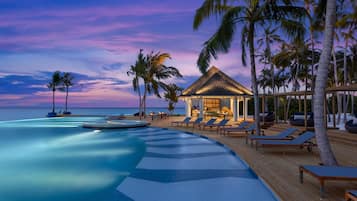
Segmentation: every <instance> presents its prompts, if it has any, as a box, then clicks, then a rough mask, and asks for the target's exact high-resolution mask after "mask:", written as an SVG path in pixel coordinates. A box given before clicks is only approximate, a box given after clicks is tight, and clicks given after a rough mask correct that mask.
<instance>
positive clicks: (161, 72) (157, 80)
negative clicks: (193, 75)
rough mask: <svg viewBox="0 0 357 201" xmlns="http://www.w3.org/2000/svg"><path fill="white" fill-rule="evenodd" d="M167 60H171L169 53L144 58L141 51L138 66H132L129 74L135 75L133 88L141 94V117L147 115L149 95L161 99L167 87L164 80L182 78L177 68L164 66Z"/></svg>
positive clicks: (152, 53) (154, 54)
mask: <svg viewBox="0 0 357 201" xmlns="http://www.w3.org/2000/svg"><path fill="white" fill-rule="evenodd" d="M167 59H171V56H170V54H168V53H160V52H157V53H154V52H151V53H150V54H147V55H146V56H144V54H143V50H140V53H139V55H138V59H137V62H136V64H135V65H134V66H131V68H130V70H129V71H128V72H127V74H128V75H134V79H133V88H134V91H137V92H138V94H139V99H140V100H139V105H140V108H141V109H140V112H139V113H140V115H141V114H143V115H145V114H146V99H147V96H148V95H150V94H154V95H156V96H157V97H159V98H161V95H160V89H161V88H164V87H165V83H164V82H163V80H165V79H169V78H173V77H182V75H181V74H180V72H179V70H178V69H177V68H175V67H172V66H166V65H165V64H164V63H165V61H166V60H167ZM140 79H142V80H143V85H144V86H143V87H144V92H143V95H142V97H141V91H140V84H139V80H140Z"/></svg>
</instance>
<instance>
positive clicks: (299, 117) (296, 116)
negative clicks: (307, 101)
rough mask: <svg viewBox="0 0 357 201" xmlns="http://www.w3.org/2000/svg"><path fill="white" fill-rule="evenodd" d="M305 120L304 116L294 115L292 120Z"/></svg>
mask: <svg viewBox="0 0 357 201" xmlns="http://www.w3.org/2000/svg"><path fill="white" fill-rule="evenodd" d="M297 119H305V115H294V120H297Z"/></svg>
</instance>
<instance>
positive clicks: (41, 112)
mask: <svg viewBox="0 0 357 201" xmlns="http://www.w3.org/2000/svg"><path fill="white" fill-rule="evenodd" d="M50 111H51V108H33V107H29V108H26V107H20V108H0V121H4V120H18V119H32V118H42V117H45V116H46V115H47V113H48V112H50ZM70 111H71V112H72V114H76V115H122V114H123V115H133V114H134V113H137V112H138V108H130V107H125V108H71V109H70ZM146 111H147V113H149V112H156V113H157V112H168V111H167V109H166V108H160V107H153V108H147V109H146ZM173 113H174V114H185V109H184V108H176V109H175V111H174V112H173Z"/></svg>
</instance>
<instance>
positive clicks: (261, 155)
mask: <svg viewBox="0 0 357 201" xmlns="http://www.w3.org/2000/svg"><path fill="white" fill-rule="evenodd" d="M182 119H183V118H182V117H170V118H167V119H163V120H157V121H152V122H151V123H152V125H153V126H158V127H166V128H175V129H181V130H185V131H190V132H194V133H199V134H202V135H205V136H207V137H210V138H213V139H215V140H217V141H219V142H222V143H224V144H226V145H227V146H229V147H230V148H231V149H232V150H234V151H235V152H236V153H237V154H238V155H239V156H240V157H241V158H242V159H244V160H245V161H246V162H247V163H248V164H249V165H250V167H251V168H252V169H253V170H254V171H255V172H256V173H257V174H258V175H259V176H260V177H261V178H262V179H263V180H264V181H265V182H266V183H267V184H268V185H269V186H270V187H271V189H272V190H273V191H274V192H275V193H276V194H277V195H278V196H279V197H280V198H281V199H282V200H287V201H288V200H289V201H294V200H296V201H302V200H304V201H314V200H326V201H327V200H328V201H338V200H344V193H345V190H346V189H357V182H339V181H331V182H330V181H329V182H327V183H326V186H325V190H326V198H324V199H320V193H319V182H318V181H317V180H316V179H315V178H313V177H310V176H308V175H307V176H306V177H305V178H304V184H300V182H299V165H318V164H319V163H320V159H319V153H318V150H317V148H314V150H313V152H312V153H310V152H308V151H307V150H306V149H304V150H301V149H289V150H288V151H285V153H283V152H282V149H280V148H264V149H261V150H259V151H256V150H255V149H254V148H252V147H250V145H246V144H245V139H244V138H237V137H227V136H220V135H217V133H216V132H215V131H209V130H198V129H193V128H185V127H171V125H170V122H171V121H177V120H182ZM287 127H291V126H290V125H288V124H278V125H274V126H272V127H270V128H269V129H267V130H266V131H265V133H266V134H267V135H269V134H274V133H277V132H279V131H281V130H283V129H284V128H287ZM298 129H299V131H298V132H297V134H298V133H299V132H303V131H304V128H301V127H299V128H298ZM328 132H329V133H328V134H329V139H330V142H331V145H332V148H333V151H334V153H335V155H336V157H337V160H338V162H339V164H340V165H344V166H355V167H357V146H356V145H357V144H356V143H357V135H355V134H347V133H345V132H341V131H338V130H329V131H328Z"/></svg>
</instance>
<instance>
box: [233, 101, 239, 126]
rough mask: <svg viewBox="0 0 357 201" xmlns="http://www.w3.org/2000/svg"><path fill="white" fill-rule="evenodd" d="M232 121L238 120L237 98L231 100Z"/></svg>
mask: <svg viewBox="0 0 357 201" xmlns="http://www.w3.org/2000/svg"><path fill="white" fill-rule="evenodd" d="M233 120H234V121H237V120H238V113H237V97H234V99H233Z"/></svg>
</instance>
